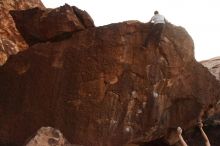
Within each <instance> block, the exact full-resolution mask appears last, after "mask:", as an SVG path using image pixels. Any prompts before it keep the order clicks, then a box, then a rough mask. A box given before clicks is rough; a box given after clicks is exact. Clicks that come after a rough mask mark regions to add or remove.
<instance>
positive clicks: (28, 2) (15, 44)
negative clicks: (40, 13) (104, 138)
mask: <svg viewBox="0 0 220 146" xmlns="http://www.w3.org/2000/svg"><path fill="white" fill-rule="evenodd" d="M34 7H39V8H44V6H43V4H42V2H41V1H40V0H19V1H18V0H1V1H0V66H1V65H3V64H4V63H5V61H6V60H7V57H8V55H11V54H16V53H17V52H19V51H20V50H24V49H26V48H27V47H28V45H27V44H26V42H25V41H24V39H23V38H22V36H21V35H20V33H19V32H18V30H17V28H16V27H15V23H14V21H13V19H12V17H11V15H10V14H9V11H11V10H24V9H28V8H34Z"/></svg>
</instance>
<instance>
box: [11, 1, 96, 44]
mask: <svg viewBox="0 0 220 146" xmlns="http://www.w3.org/2000/svg"><path fill="white" fill-rule="evenodd" d="M11 14H12V16H13V18H14V20H15V21H16V26H17V28H18V30H19V31H20V32H21V34H22V36H23V37H24V39H25V40H26V42H27V43H28V44H30V45H33V44H35V43H39V42H45V41H48V40H57V39H61V38H63V39H64V38H66V37H68V36H70V35H71V34H72V32H75V31H79V30H83V29H86V28H90V27H94V22H93V20H92V18H91V17H90V16H89V14H88V13H87V12H86V11H82V10H80V9H78V8H76V7H71V6H69V5H67V4H66V5H64V6H62V7H59V8H56V9H44V10H42V9H40V8H34V9H30V10H23V11H12V12H11Z"/></svg>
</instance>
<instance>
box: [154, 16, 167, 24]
mask: <svg viewBox="0 0 220 146" xmlns="http://www.w3.org/2000/svg"><path fill="white" fill-rule="evenodd" d="M151 22H154V24H158V23H164V24H165V17H164V16H163V15H160V14H155V15H154V16H153V17H152V18H151Z"/></svg>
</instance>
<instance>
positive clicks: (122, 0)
mask: <svg viewBox="0 0 220 146" xmlns="http://www.w3.org/2000/svg"><path fill="white" fill-rule="evenodd" d="M41 1H42V2H43V3H44V5H45V6H46V7H47V8H55V7H59V6H61V5H64V4H65V3H67V4H69V5H71V6H77V7H78V8H79V9H82V10H85V11H87V12H88V13H89V14H90V16H91V17H92V18H93V20H94V22H95V25H96V26H102V25H108V24H110V23H117V22H122V21H127V20H138V21H141V22H148V21H149V20H150V18H151V17H152V16H153V12H154V11H155V10H158V11H159V12H160V14H162V15H164V16H165V17H166V19H167V20H168V21H169V22H171V23H172V24H174V25H177V26H182V27H184V28H185V29H186V30H187V32H188V33H189V34H190V35H191V37H192V38H193V40H194V45H195V58H196V60H197V61H201V60H206V59H210V58H213V57H217V56H220V45H219V42H220V37H219V35H220V17H219V16H218V15H219V14H220V1H218V0H182V1H181V0H166V1H165V0H41Z"/></svg>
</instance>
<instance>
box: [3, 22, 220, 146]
mask: <svg viewBox="0 0 220 146" xmlns="http://www.w3.org/2000/svg"><path fill="white" fill-rule="evenodd" d="M151 27H152V25H151V24H144V23H140V22H136V21H128V22H123V23H116V24H111V25H106V26H102V27H97V28H93V29H85V30H81V31H78V32H74V34H73V35H72V37H71V38H68V39H65V40H62V41H56V42H46V43H38V44H35V45H33V46H32V47H31V48H29V49H28V50H26V51H24V52H21V53H19V54H17V55H16V56H11V57H10V59H9V60H8V62H7V63H6V64H5V65H4V66H3V67H1V68H0V83H1V84H0V97H1V98H0V99H1V100H0V115H1V117H0V122H1V123H0V143H2V144H5V143H6V144H7V143H13V144H17V145H21V144H23V143H24V141H25V139H27V137H29V136H30V135H32V134H33V133H34V132H35V131H36V130H37V129H39V128H40V127H42V126H44V125H50V126H52V127H57V128H58V129H60V130H61V131H62V132H63V133H64V135H66V137H67V139H68V140H69V141H70V142H73V141H74V143H77V144H80V145H84V146H122V145H125V144H128V143H139V142H140V143H142V142H148V141H152V140H155V139H159V138H162V139H163V138H165V137H167V140H168V141H169V142H170V143H174V142H175V140H170V139H172V138H170V133H172V132H171V131H172V129H174V130H175V128H176V127H177V126H181V127H182V128H183V129H184V130H185V129H189V128H191V127H193V126H194V125H195V124H196V121H197V119H198V118H199V116H200V113H201V111H202V110H205V111H208V110H209V108H210V106H211V105H214V104H216V102H217V101H218V99H219V95H220V93H219V92H220V91H219V88H220V85H219V82H218V81H217V80H216V79H215V77H214V76H212V75H211V74H210V73H209V71H208V70H207V68H205V67H203V66H202V65H201V64H200V63H197V62H196V61H195V59H194V50H193V49H194V45H193V41H192V39H191V37H190V36H189V34H188V33H187V32H186V31H185V30H184V29H183V28H182V27H177V26H174V25H172V24H167V25H166V27H165V30H164V32H163V35H162V37H161V40H160V43H159V46H158V47H155V45H151V44H153V43H149V44H150V45H149V47H144V46H143V45H144V42H145V40H146V37H147V36H148V33H149V31H150V29H151ZM12 119H13V120H12Z"/></svg>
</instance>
